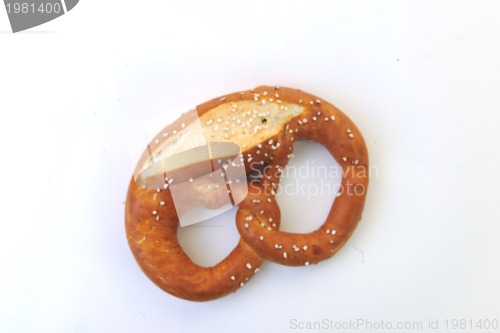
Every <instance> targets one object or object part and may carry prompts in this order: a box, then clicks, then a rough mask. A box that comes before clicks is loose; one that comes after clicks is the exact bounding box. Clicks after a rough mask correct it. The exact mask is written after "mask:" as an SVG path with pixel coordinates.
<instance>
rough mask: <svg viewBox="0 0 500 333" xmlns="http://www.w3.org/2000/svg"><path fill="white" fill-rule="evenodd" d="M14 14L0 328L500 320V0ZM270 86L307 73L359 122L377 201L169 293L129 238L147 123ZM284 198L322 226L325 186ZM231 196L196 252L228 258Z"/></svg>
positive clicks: (0, 138) (275, 327) (270, 327)
mask: <svg viewBox="0 0 500 333" xmlns="http://www.w3.org/2000/svg"><path fill="white" fill-rule="evenodd" d="M9 29H10V27H9V24H8V20H7V16H6V13H5V11H4V10H3V8H2V9H0V30H1V33H0V114H1V120H0V153H1V155H0V156H1V164H0V172H1V179H2V184H1V185H2V186H1V188H2V192H1V193H2V198H1V200H0V214H1V215H0V219H1V222H0V223H1V229H0V231H1V237H0V267H1V271H0V331H2V332H106V331H112V332H180V331H186V332H187V331H189V332H214V331H220V332H288V331H298V329H295V330H294V329H293V326H292V325H291V320H293V319H296V320H298V321H301V322H307V321H318V320H323V319H328V320H333V321H348V320H357V319H358V318H360V319H367V320H369V321H371V322H375V323H380V322H381V321H382V320H384V321H385V322H387V321H392V322H397V321H417V322H422V323H423V325H424V330H423V331H427V329H425V327H426V325H427V322H428V320H429V319H432V320H436V319H439V324H440V328H441V329H440V331H443V330H444V324H445V322H444V320H446V319H447V318H449V319H453V318H458V319H485V318H489V319H492V318H496V319H500V318H499V316H500V315H499V313H500V297H499V296H500V285H499V284H498V281H499V280H500V264H499V263H500V245H499V244H500V242H499V238H500V224H499V222H500V211H499V209H498V206H499V204H498V202H499V199H500V177H499V175H498V169H499V167H500V154H499V148H498V146H499V143H500V140H499V139H500V117H499V105H500V61H499V59H500V2H498V1H418V2H417V1H328V2H327V1H307V2H306V1H300V2H295V1H278V2H271V1H268V2H266V1H252V2H241V3H240V2H237V1H231V2H227V3H222V2H211V3H210V4H208V3H207V2H204V1H197V2H191V1H178V2H176V3H172V2H170V1H135V2H132V1H128V2H124V1H90V0H82V1H81V2H80V3H79V4H78V5H77V6H76V7H75V8H74V9H73V10H72V11H70V12H69V13H68V14H66V15H64V16H63V17H61V18H59V19H56V20H54V21H52V22H49V23H47V24H45V25H42V26H39V27H36V28H33V29H31V30H29V31H26V32H24V33H18V34H11V33H10V32H9ZM260 84H271V85H282V86H290V87H295V88H300V89H303V90H305V91H308V92H311V93H313V94H316V95H318V96H320V97H322V98H324V99H326V100H329V101H330V102H332V103H334V104H335V105H337V106H338V107H339V108H341V109H342V110H344V111H345V112H346V113H347V114H348V115H349V116H350V117H351V118H352V119H353V120H354V121H355V122H356V124H357V125H358V126H359V128H360V129H361V130H362V132H363V134H364V136H365V138H366V141H367V144H368V149H369V152H370V157H371V163H372V164H373V165H374V166H376V167H377V170H378V172H377V174H376V175H375V177H373V178H372V179H371V185H370V189H369V195H368V200H367V205H366V209H365V213H364V216H363V220H362V222H361V224H360V225H359V227H358V229H357V230H356V232H355V234H354V235H353V237H352V238H351V239H350V241H349V242H348V243H347V244H346V245H345V247H344V248H343V249H342V250H341V251H340V252H339V253H338V254H337V255H336V256H334V257H333V258H332V259H330V260H328V261H325V262H323V263H321V264H319V265H317V266H314V267H304V268H290V267H282V266H279V265H276V264H270V263H267V264H265V265H264V266H263V268H262V270H261V272H260V273H259V274H257V276H256V277H255V278H254V279H253V280H252V281H250V282H249V283H248V284H247V285H246V286H245V287H244V288H242V289H241V290H239V291H238V292H237V293H236V294H233V295H230V296H227V297H225V298H222V299H220V300H216V301H212V302H207V303H192V302H188V301H184V300H180V299H177V298H174V297H172V296H170V295H169V294H166V293H164V292H163V291H161V290H160V289H158V288H157V287H156V286H155V285H153V284H152V283H151V282H150V281H149V280H148V279H147V278H146V277H145V275H144V274H143V273H142V272H141V271H140V269H139V267H138V266H137V264H136V263H135V261H134V259H133V257H132V255H131V253H130V251H129V248H128V245H127V243H126V236H125V231H124V222H123V209H124V205H123V201H124V199H125V192H126V189H127V185H128V181H129V177H130V175H131V171H132V167H133V164H134V163H135V159H136V158H137V156H136V155H134V154H136V152H135V150H134V148H133V146H134V143H136V142H137V141H134V140H135V139H134V137H133V135H132V133H134V131H137V129H138V128H139V129H140V128H146V126H147V124H149V125H151V124H154V125H153V127H155V126H156V128H154V130H157V129H160V128H161V127H163V126H164V125H166V124H168V123H169V122H171V121H172V120H174V119H175V118H177V117H178V116H179V115H180V113H181V112H184V111H186V110H188V109H189V108H190V107H192V106H194V105H196V104H199V103H202V102H204V101H206V100H208V99H210V98H213V97H216V96H220V95H223V94H226V93H229V92H233V91H239V90H243V89H248V88H251V87H254V86H256V85H260ZM148 133H149V132H148ZM150 134H152V133H150ZM307 159H312V160H314V161H316V163H318V164H322V163H332V161H331V158H329V157H328V156H327V154H326V153H325V152H324V150H322V149H320V148H318V147H317V146H315V145H312V144H309V145H305V146H303V147H301V149H299V152H298V156H297V158H296V160H295V161H294V162H293V163H297V164H300V163H305V161H306V160H307ZM287 181H290V180H287ZM293 181H295V180H293ZM298 181H306V182H307V180H298ZM280 201H281V203H282V210H283V211H284V214H285V216H286V219H285V221H284V222H283V223H284V224H287V223H288V224H290V225H293V224H301V223H304V221H307V222H309V223H311V225H312V226H319V225H320V224H321V223H322V221H321V219H322V218H324V216H325V215H326V211H327V210H328V206H329V203H330V202H331V198H329V197H324V198H322V197H321V198H316V199H314V200H307V198H297V197H290V198H283V197H282V198H280ZM297 202H299V204H297ZM318 203H320V204H318ZM311 205H312V206H311ZM231 214H232V215H231ZM232 216H234V211H233V212H231V213H229V214H226V216H225V217H223V218H222V219H221V221H223V222H224V221H225V222H224V223H222V222H218V224H217V226H218V227H214V228H205V229H203V228H198V229H196V230H198V231H196V232H191V233H190V232H184V235H183V237H184V238H185V239H184V240H185V242H184V243H185V245H186V247H190V246H191V250H190V254H191V255H192V256H193V257H196V256H198V258H199V260H202V261H203V260H208V261H210V260H215V261H216V260H217V259H221V258H223V257H224V256H225V255H226V254H227V253H228V252H229V251H230V249H231V248H232V247H233V246H234V244H235V243H236V241H237V233H236V231H235V228H234V225H233V222H232V220H231V218H232ZM200 230H202V231H200ZM203 230H205V231H203ZM200 233H201V234H200ZM190 237H191V241H190V240H189V239H190ZM198 241H199V242H202V243H198ZM190 244H191V245H190ZM193 244H194V245H193ZM197 244H203V247H204V248H206V249H208V250H206V251H205V252H206V253H201V254H200V251H199V250H200V249H199V248H198V251H197V246H198V245H197ZM200 258H201V259H200ZM495 316H496V317H495ZM362 328H363V327H360V330H358V331H363V330H362ZM309 331H310V330H309ZM326 331H328V330H326ZM330 331H332V330H330ZM350 331H352V332H355V330H351V329H346V330H343V332H350ZM365 331H371V330H365ZM407 331H411V330H407ZM465 331H467V330H465ZM474 331H476V332H480V330H478V329H475V330H474ZM483 331H485V332H486V331H487V330H483ZM497 331H498V330H497Z"/></svg>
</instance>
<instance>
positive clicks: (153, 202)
mask: <svg viewBox="0 0 500 333" xmlns="http://www.w3.org/2000/svg"><path fill="white" fill-rule="evenodd" d="M262 100H264V102H263V103H288V104H296V105H300V106H302V107H303V108H304V109H303V111H302V112H301V113H300V114H299V115H297V116H295V117H293V118H291V119H290V120H289V121H287V122H286V123H282V124H280V126H281V127H280V128H277V129H276V130H277V134H275V135H273V136H271V137H268V138H266V139H265V140H264V141H262V142H259V143H258V144H256V145H253V146H248V147H245V148H244V149H242V151H243V155H244V157H245V167H246V169H247V171H248V172H251V171H252V170H254V169H255V166H259V165H267V168H265V176H264V177H263V178H262V180H261V183H255V182H254V183H250V184H249V194H248V196H247V198H246V199H245V200H244V201H243V202H242V203H240V205H239V206H240V209H239V210H238V213H237V217H236V223H237V227H238V231H239V232H240V235H241V240H240V242H239V243H238V245H237V247H236V248H235V249H234V250H233V251H232V252H231V254H230V255H229V256H228V257H226V258H225V259H224V260H223V261H222V262H220V263H219V264H217V265H215V266H214V267H210V268H204V267H200V266H198V265H196V264H194V263H193V262H192V261H191V260H190V259H189V257H188V256H187V255H186V254H185V253H184V251H183V250H182V248H181V247H180V245H179V243H178V240H177V228H178V217H177V215H176V213H175V208H174V206H173V202H172V198H171V194H170V190H169V189H157V190H152V189H141V188H140V187H139V186H138V185H137V184H136V183H135V181H134V179H132V180H131V182H130V186H129V191H128V195H127V200H126V214H125V221H126V230H127V237H128V242H129V245H130V247H131V249H132V252H133V254H134V256H135V258H136V260H137V262H138V263H139V265H140V267H141V268H142V270H143V271H144V272H145V273H146V275H148V277H149V278H150V279H151V280H153V282H155V283H156V284H157V285H158V286H159V287H160V288H162V289H163V290H165V291H167V292H168V293H170V294H172V295H175V296H177V297H180V298H184V299H188V300H193V301H205V300H211V299H215V298H218V297H221V296H224V295H226V294H228V293H230V292H233V291H235V290H237V289H238V288H239V287H241V286H243V285H244V284H245V283H246V281H248V280H249V279H250V278H251V277H252V276H253V275H254V273H255V272H256V271H257V270H258V267H260V266H261V264H262V262H263V260H264V259H268V260H272V261H275V262H278V263H281V264H285V265H292V266H298V265H309V264H312V263H317V262H319V261H321V260H324V259H327V258H329V257H331V256H332V255H333V254H334V253H335V252H336V251H338V250H339V249H340V248H341V247H342V245H343V244H344V243H345V242H346V241H347V239H348V238H349V236H350V235H351V234H352V232H353V231H354V229H355V227H356V225H357V223H358V221H359V220H360V219H361V213H362V210H363V206H364V201H365V194H366V189H367V186H368V153H367V150H366V146H365V143H364V140H363V138H362V136H361V133H360V132H359V130H358V129H357V127H356V126H355V125H354V124H353V123H352V121H351V120H350V119H349V118H348V117H347V116H346V115H344V114H343V113H342V112H341V111H339V110H338V109H337V108H335V107H334V106H333V105H331V104H329V103H327V102H325V101H324V100H320V99H319V98H317V97H316V96H313V95H310V94H307V93H304V92H301V91H300V90H295V89H290V88H283V87H281V88H278V87H268V86H261V87H258V88H255V89H253V90H250V91H246V92H238V93H233V94H230V95H226V96H223V97H221V98H216V99H213V100H211V101H209V102H206V103H204V104H202V105H200V106H198V107H197V111H198V115H199V116H202V115H203V114H205V113H206V112H209V111H211V110H213V109H214V108H217V107H218V106H220V105H222V104H224V103H231V102H240V101H262ZM180 126H181V123H180V122H179V121H177V122H175V123H174V124H172V125H171V126H170V127H169V128H170V130H172V129H178V130H180V128H181V127H180ZM183 126H184V124H183ZM305 139H310V140H314V141H317V142H319V143H321V144H323V145H324V146H325V147H326V148H327V149H328V151H329V152H330V154H332V156H333V157H334V158H335V159H336V160H337V161H338V163H339V164H340V166H341V167H342V170H343V177H342V186H341V190H343V191H342V192H341V195H340V196H338V197H337V198H336V199H335V202H334V204H333V206H332V209H331V211H330V213H329V215H328V217H327V219H326V221H325V223H324V224H323V225H322V226H321V227H320V228H319V229H318V230H316V231H314V232H312V233H308V234H294V233H285V232H280V231H279V223H280V213H279V207H278V205H277V204H276V201H275V199H274V191H272V190H273V189H275V188H276V186H277V184H278V182H279V171H280V170H282V168H283V167H284V166H285V165H286V163H287V161H288V157H290V154H291V153H292V149H293V146H292V143H293V141H294V140H305ZM228 141H231V138H229V139H228ZM145 156H146V155H144V156H143V158H142V159H144V158H145ZM247 157H248V159H247Z"/></svg>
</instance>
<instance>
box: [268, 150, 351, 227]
mask: <svg viewBox="0 0 500 333" xmlns="http://www.w3.org/2000/svg"><path fill="white" fill-rule="evenodd" d="M293 148H294V153H293V154H294V157H293V158H292V159H290V161H289V163H288V165H287V166H286V168H285V170H284V172H283V176H282V177H281V181H280V186H279V190H278V192H277V193H278V194H277V196H276V200H277V202H278V204H279V206H280V211H281V225H280V230H281V231H286V232H292V233H299V234H305V233H310V232H313V231H315V230H317V229H318V228H319V227H321V225H322V224H323V223H324V222H325V220H326V218H327V217H328V214H329V212H330V210H331V208H332V204H333V202H334V200H335V198H336V195H337V192H338V190H339V188H340V186H341V182H342V168H341V167H340V165H339V163H338V162H337V161H336V160H335V159H334V158H333V156H332V155H330V153H329V152H328V150H327V149H326V148H325V147H324V146H323V145H321V144H319V143H317V142H313V141H299V142H296V143H294V145H293ZM297 207H302V208H301V209H297Z"/></svg>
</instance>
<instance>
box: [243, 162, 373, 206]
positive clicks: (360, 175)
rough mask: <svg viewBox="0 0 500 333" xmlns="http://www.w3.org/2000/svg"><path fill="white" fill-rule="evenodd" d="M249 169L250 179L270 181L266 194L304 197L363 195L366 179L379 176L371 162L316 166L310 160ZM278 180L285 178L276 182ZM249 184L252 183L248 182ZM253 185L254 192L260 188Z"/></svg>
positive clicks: (257, 166) (254, 166) (266, 187)
mask: <svg viewBox="0 0 500 333" xmlns="http://www.w3.org/2000/svg"><path fill="white" fill-rule="evenodd" d="M251 170H252V174H253V175H254V178H258V179H261V180H262V179H265V178H268V179H273V180H274V182H271V183H270V184H269V186H265V187H264V188H263V191H265V192H266V194H267V195H269V194H272V195H285V196H294V195H300V196H303V197H307V199H311V198H314V197H317V196H330V195H336V196H341V195H348V196H363V195H365V194H366V191H367V185H366V184H367V182H366V180H368V179H369V178H377V177H378V175H379V169H378V167H377V166H375V165H370V166H362V165H352V166H348V167H347V168H341V167H340V166H338V165H337V166H336V165H333V166H328V165H316V164H315V162H314V161H306V163H305V164H302V165H299V166H295V165H289V166H286V167H285V168H280V167H278V168H276V167H271V166H265V167H261V166H260V165H258V164H253V165H251ZM280 179H281V180H282V179H287V181H286V182H283V181H279V180H280ZM304 179H306V180H307V181H304ZM250 186H255V185H252V184H250ZM255 187H256V190H257V191H261V190H260V187H258V188H257V186H255Z"/></svg>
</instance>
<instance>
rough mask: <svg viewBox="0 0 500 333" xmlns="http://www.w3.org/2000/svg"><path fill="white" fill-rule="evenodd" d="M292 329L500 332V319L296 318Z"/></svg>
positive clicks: (292, 320) (291, 325) (290, 322)
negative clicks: (307, 319) (310, 319)
mask: <svg viewBox="0 0 500 333" xmlns="http://www.w3.org/2000/svg"><path fill="white" fill-rule="evenodd" d="M289 328H290V329H291V330H297V331H315V332H316V331H332V332H341V331H367V332H374V331H391V330H394V331H461V332H480V331H484V332H492V331H495V332H497V331H499V328H500V326H499V319H498V318H429V319H426V320H406V321H404V320H384V319H382V320H370V319H367V318H356V319H347V320H332V319H328V318H324V319H321V320H314V321H304V320H299V319H296V318H292V319H290V321H289Z"/></svg>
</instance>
